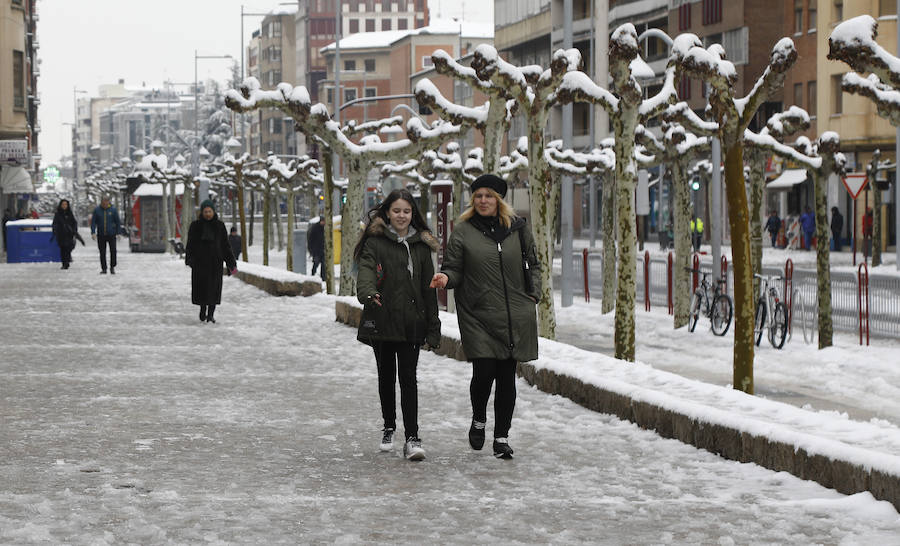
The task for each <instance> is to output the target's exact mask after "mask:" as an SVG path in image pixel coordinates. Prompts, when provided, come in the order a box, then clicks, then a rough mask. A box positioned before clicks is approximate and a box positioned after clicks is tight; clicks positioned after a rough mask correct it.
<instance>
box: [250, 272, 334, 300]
mask: <svg viewBox="0 0 900 546" xmlns="http://www.w3.org/2000/svg"><path fill="white" fill-rule="evenodd" d="M234 276H235V277H237V278H238V279H240V280H242V281H244V282H245V283H247V284H251V285H253V286H255V287H257V288H259V289H260V290H263V291H265V292H267V293H269V294H272V295H273V296H303V297H308V296H312V295H313V294H318V293H319V292H321V291H322V285H321V284H320V283H317V282H312V281H304V282H299V281H276V280H274V279H267V278H265V277H261V276H259V275H254V274H253V273H248V272H246V271H241V270H238V272H237V273H235V275H234Z"/></svg>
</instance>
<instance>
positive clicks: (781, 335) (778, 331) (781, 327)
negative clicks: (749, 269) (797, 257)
mask: <svg viewBox="0 0 900 546" xmlns="http://www.w3.org/2000/svg"><path fill="white" fill-rule="evenodd" d="M753 276H754V277H756V278H758V279H759V280H760V285H759V298H758V299H757V300H756V320H755V321H754V328H753V334H754V336H755V337H756V346H757V347H759V344H760V343H762V335H763V330H764V329H767V328H768V330H769V335H768V337H769V343H771V344H772V347H775V348H776V349H781V348H782V347H784V341H785V339H786V338H787V330H788V327H787V317H788V313H787V306H786V305H785V304H784V302H783V301H781V296H780V294H779V293H778V285H777V283H776V282H775V281H780V280H782V279H783V277H781V276H779V275H759V274H754V275H753ZM766 323H768V326H766Z"/></svg>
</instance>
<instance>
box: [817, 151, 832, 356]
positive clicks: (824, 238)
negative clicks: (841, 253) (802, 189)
mask: <svg viewBox="0 0 900 546" xmlns="http://www.w3.org/2000/svg"><path fill="white" fill-rule="evenodd" d="M828 159H829V158H824V157H823V158H822V166H823V167H825V166H826V164H828V163H832V164H833V162H829V161H828ZM822 171H824V172H825V173H828V172H832V170H831V169H827V168H823V169H822ZM813 184H815V191H816V238H817V243H816V292H817V295H818V299H819V349H824V348H825V347H831V345H832V335H833V332H834V327H833V324H832V320H831V267H830V254H831V251H830V250H829V246H828V241H830V240H831V234H830V231H831V230H830V228H829V226H828V176H827V175H823V174H822V172H818V171H813Z"/></svg>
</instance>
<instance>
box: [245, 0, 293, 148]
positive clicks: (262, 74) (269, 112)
mask: <svg viewBox="0 0 900 546" xmlns="http://www.w3.org/2000/svg"><path fill="white" fill-rule="evenodd" d="M297 10H298V8H297V6H283V7H281V8H279V9H276V10H273V11H271V12H270V13H269V14H268V15H266V16H265V17H264V18H263V20H262V23H261V24H260V32H259V36H258V38H259V46H258V47H259V49H258V53H257V55H258V65H257V66H258V72H259V75H258V78H259V81H260V84H262V86H263V87H264V88H266V89H271V88H273V87H275V86H276V85H278V84H279V83H281V82H288V83H290V84H292V85H297V84H298V82H297V81H296V76H295V69H296V66H297V63H296V59H295V56H296V51H297V50H296V40H295V24H294V19H295V15H296V13H297ZM254 117H255V118H257V120H258V124H259V127H258V135H259V149H258V151H259V155H262V156H264V155H266V154H268V153H273V154H276V155H283V154H287V155H294V154H296V153H297V138H296V137H295V134H294V123H293V120H292V119H291V118H290V117H288V116H286V115H285V114H284V113H283V112H281V111H280V110H276V109H274V108H263V109H260V110H258V111H256V112H254Z"/></svg>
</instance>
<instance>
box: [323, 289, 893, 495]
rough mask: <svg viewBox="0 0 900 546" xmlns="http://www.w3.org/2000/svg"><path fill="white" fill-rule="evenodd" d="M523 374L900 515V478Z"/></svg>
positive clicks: (560, 380)
mask: <svg viewBox="0 0 900 546" xmlns="http://www.w3.org/2000/svg"><path fill="white" fill-rule="evenodd" d="M335 315H336V317H337V321H338V322H342V323H344V324H347V325H350V326H354V327H358V326H359V321H360V317H361V316H362V309H361V308H359V307H355V306H353V305H350V304H348V303H346V302H341V301H338V302H336V303H335ZM435 352H436V353H437V354H440V355H443V356H448V357H450V358H455V359H457V360H465V354H464V353H463V351H462V343H461V342H460V341H459V340H457V339H452V338H449V337H447V336H442V338H441V346H440V347H439V348H438V350H437V351H435ZM518 374H519V375H520V376H521V377H522V378H524V379H525V380H526V381H528V383H530V384H531V385H534V386H535V387H537V388H539V389H540V390H542V391H544V392H546V393H549V394H558V395H560V396H565V397H566V398H568V399H570V400H572V401H573V402H575V403H577V404H579V405H581V406H584V407H586V408H588V409H590V410H594V411H597V412H601V413H608V414H611V415H615V416H617V417H619V418H620V419H623V420H627V421H631V422H632V423H634V424H636V425H638V426H639V427H641V428H644V429H647V430H653V431H655V432H656V433H657V434H659V435H660V436H662V437H664V438H672V439H675V440H679V441H681V442H684V443H686V444H690V445H692V446H695V447H699V448H701V449H705V450H706V451H709V452H710V453H715V454H716V455H719V456H721V457H724V458H726V459H731V460H734V461H740V462H743V463H756V464H758V465H760V466H763V467H765V468H768V469H770V470H775V471H779V472H780V471H783V472H789V473H791V474H793V475H794V476H797V477H798V478H801V479H804V480H812V481H815V482H817V483H819V484H821V485H822V486H824V487H828V488H831V489H835V490H836V491H838V492H840V493H843V494H846V495H852V494H854V493H860V492H863V491H868V492H870V493H871V494H872V496H874V497H875V498H876V499H879V500H884V501H888V502H890V503H891V504H893V505H894V508H896V509H897V510H898V511H900V476H896V475H893V474H888V473H886V472H883V471H880V470H877V469H870V468H865V467H863V466H860V465H858V464H855V463H852V462H849V461H844V460H840V459H835V458H829V457H826V456H823V455H818V454H809V453H807V451H806V450H805V449H803V448H796V449H795V447H794V446H793V445H791V444H787V443H784V442H779V441H776V440H772V439H770V438H767V437H765V436H757V435H753V434H750V433H748V432H744V431H741V430H738V429H736V428H733V427H729V426H724V425H720V424H716V423H708V422H704V421H702V420H699V419H696V418H693V417H688V416H686V415H682V414H679V413H676V412H674V411H672V410H670V409H667V408H663V407H660V406H657V405H655V404H650V403H647V402H643V401H640V400H634V399H632V398H630V397H628V396H625V395H622V394H619V393H615V392H611V391H608V390H606V389H603V388H601V387H598V386H596V385H591V384H589V383H585V382H583V381H581V380H579V379H575V378H573V377H570V376H567V375H564V374H559V373H556V372H554V371H552V370H548V369H546V368H538V367H536V366H534V365H533V364H531V363H527V362H525V363H522V362H520V363H519V367H518Z"/></svg>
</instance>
